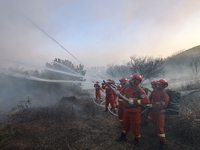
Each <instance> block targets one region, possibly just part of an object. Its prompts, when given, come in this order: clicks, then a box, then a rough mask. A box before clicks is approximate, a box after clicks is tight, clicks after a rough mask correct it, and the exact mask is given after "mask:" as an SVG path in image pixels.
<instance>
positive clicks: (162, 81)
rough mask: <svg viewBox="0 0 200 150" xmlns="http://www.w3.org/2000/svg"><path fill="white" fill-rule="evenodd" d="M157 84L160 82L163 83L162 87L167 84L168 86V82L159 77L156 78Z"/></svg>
mask: <svg viewBox="0 0 200 150" xmlns="http://www.w3.org/2000/svg"><path fill="white" fill-rule="evenodd" d="M157 84H162V85H164V87H167V86H168V82H167V80H165V79H160V80H158V81H157Z"/></svg>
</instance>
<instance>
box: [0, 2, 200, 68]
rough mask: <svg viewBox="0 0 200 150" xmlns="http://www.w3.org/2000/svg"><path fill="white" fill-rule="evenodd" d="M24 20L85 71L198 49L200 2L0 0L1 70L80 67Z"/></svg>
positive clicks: (199, 38)
mask: <svg viewBox="0 0 200 150" xmlns="http://www.w3.org/2000/svg"><path fill="white" fill-rule="evenodd" d="M24 16H26V17H27V18H29V19H30V20H31V21H32V22H34V23H35V24H37V25H38V26H39V27H40V28H41V29H42V30H44V31H45V32H46V33H47V34H49V35H50V36H51V37H52V38H54V39H55V40H56V41H57V42H58V43H59V44H61V45H62V46H63V47H64V48H66V49H67V50H68V51H69V52H70V53H71V54H73V56H75V57H76V58H77V59H78V60H79V61H81V62H82V63H83V64H84V65H85V66H87V67H93V66H106V65H107V64H111V63H117V64H121V63H122V62H123V61H126V60H129V58H130V56H131V55H134V54H137V55H139V56H147V55H148V56H153V57H158V56H159V57H167V56H170V55H172V54H174V53H175V52H178V51H180V50H186V49H189V48H192V47H194V46H197V45H200V1H199V0H0V53H1V55H0V68H1V67H4V66H5V64H6V61H3V59H6V60H15V61H19V62H23V63H25V64H29V65H33V64H34V65H36V66H39V65H44V64H45V62H52V61H53V60H54V58H61V59H68V60H70V61H72V62H74V63H77V64H79V62H78V61H77V60H75V59H74V58H73V57H72V56H71V55H70V54H69V53H68V52H67V51H65V50H64V49H62V48H61V47H60V46H59V45H58V44H57V43H55V42H54V41H53V40H52V39H50V38H49V37H48V36H46V35H45V34H44V33H43V32H41V31H40V30H39V29H38V28H37V27H36V26H34V25H33V24H32V23H31V22H30V21H29V20H27V19H26V18H25V17H24Z"/></svg>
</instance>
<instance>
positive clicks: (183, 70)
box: [165, 45, 200, 79]
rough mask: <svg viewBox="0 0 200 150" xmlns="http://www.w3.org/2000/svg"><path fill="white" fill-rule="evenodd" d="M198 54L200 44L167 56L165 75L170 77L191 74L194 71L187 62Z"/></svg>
mask: <svg viewBox="0 0 200 150" xmlns="http://www.w3.org/2000/svg"><path fill="white" fill-rule="evenodd" d="M197 55H200V45H199V46H196V47H193V48H190V49H188V50H185V51H181V52H179V53H176V54H174V55H172V56H170V57H168V58H166V68H165V76H166V77H167V78H169V79H171V78H172V79H174V78H180V77H182V76H191V75H192V72H191V70H190V68H188V67H187V66H186V62H187V60H188V59H189V58H190V57H192V56H197Z"/></svg>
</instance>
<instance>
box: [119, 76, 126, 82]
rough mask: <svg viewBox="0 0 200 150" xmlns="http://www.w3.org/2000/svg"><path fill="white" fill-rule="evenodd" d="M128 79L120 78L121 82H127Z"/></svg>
mask: <svg viewBox="0 0 200 150" xmlns="http://www.w3.org/2000/svg"><path fill="white" fill-rule="evenodd" d="M127 81H128V79H127V78H125V77H122V78H121V79H119V82H127Z"/></svg>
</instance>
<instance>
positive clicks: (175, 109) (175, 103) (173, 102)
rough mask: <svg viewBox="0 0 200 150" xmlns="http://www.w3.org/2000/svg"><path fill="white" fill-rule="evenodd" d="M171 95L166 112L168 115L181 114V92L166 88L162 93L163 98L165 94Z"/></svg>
mask: <svg viewBox="0 0 200 150" xmlns="http://www.w3.org/2000/svg"><path fill="white" fill-rule="evenodd" d="M166 93H167V94H168V95H169V103H168V105H167V108H166V112H165V113H166V114H168V115H179V112H180V105H179V102H180V98H181V93H180V92H177V91H173V90H171V89H165V91H164V92H163V93H162V95H161V98H164V95H165V94H166Z"/></svg>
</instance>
